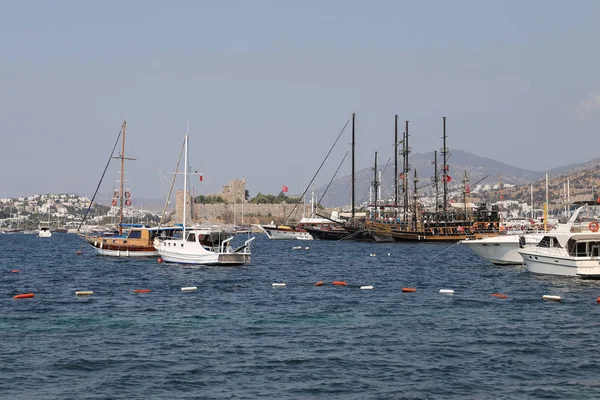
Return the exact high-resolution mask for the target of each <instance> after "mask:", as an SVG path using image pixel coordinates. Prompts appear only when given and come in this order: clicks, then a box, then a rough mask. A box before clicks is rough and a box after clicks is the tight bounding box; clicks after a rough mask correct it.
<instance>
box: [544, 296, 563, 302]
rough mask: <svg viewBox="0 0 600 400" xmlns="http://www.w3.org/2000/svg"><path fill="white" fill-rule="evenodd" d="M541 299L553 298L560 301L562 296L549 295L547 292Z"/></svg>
mask: <svg viewBox="0 0 600 400" xmlns="http://www.w3.org/2000/svg"><path fill="white" fill-rule="evenodd" d="M542 299H544V300H553V301H561V300H562V298H561V297H560V296H551V295H548V294H545V295H543V296H542Z"/></svg>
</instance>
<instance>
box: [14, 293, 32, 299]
mask: <svg viewBox="0 0 600 400" xmlns="http://www.w3.org/2000/svg"><path fill="white" fill-rule="evenodd" d="M32 297H35V295H34V294H33V293H23V294H18V295H16V296H13V299H30V298H32Z"/></svg>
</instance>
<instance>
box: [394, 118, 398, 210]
mask: <svg viewBox="0 0 600 400" xmlns="http://www.w3.org/2000/svg"><path fill="white" fill-rule="evenodd" d="M394 217H395V219H396V220H398V114H396V115H394Z"/></svg>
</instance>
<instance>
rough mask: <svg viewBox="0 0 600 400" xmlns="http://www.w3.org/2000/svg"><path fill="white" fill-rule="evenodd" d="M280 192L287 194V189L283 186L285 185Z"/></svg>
mask: <svg viewBox="0 0 600 400" xmlns="http://www.w3.org/2000/svg"><path fill="white" fill-rule="evenodd" d="M281 191H282V192H283V193H287V192H288V187H287V186H285V185H283V186H282V187H281Z"/></svg>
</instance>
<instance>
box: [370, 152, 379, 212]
mask: <svg viewBox="0 0 600 400" xmlns="http://www.w3.org/2000/svg"><path fill="white" fill-rule="evenodd" d="M373 170H374V173H373V192H374V196H375V202H374V203H373V204H374V209H373V215H372V218H371V219H375V217H376V216H377V187H378V186H379V181H378V180H377V152H375V167H374V168H373Z"/></svg>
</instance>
